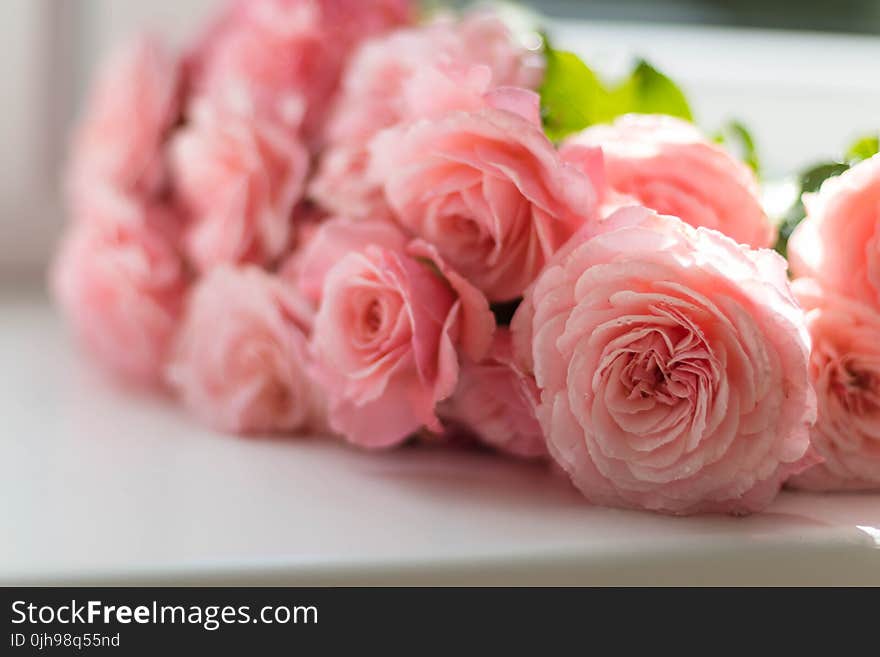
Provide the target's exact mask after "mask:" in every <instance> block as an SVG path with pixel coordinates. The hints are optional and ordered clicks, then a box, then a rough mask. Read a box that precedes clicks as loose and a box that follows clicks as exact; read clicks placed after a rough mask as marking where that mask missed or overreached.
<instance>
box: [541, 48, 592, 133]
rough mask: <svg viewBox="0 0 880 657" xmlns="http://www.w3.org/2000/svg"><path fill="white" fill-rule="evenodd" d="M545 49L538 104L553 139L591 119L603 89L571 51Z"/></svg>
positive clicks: (578, 128)
mask: <svg viewBox="0 0 880 657" xmlns="http://www.w3.org/2000/svg"><path fill="white" fill-rule="evenodd" d="M545 43H546V40H545ZM545 53H546V58H547V64H546V66H547V70H546V73H545V74H544V82H543V84H542V85H541V89H540V93H541V108H542V114H543V117H544V129H545V131H546V132H547V136H548V137H549V138H550V139H552V140H554V141H556V140H560V139H562V138H564V137H566V136H568V135H570V134H572V133H574V132H578V131H579V130H583V129H584V128H586V127H587V126H589V125H592V124H593V123H595V122H596V117H597V114H598V111H599V106H600V105H601V104H602V102H603V100H604V97H605V96H606V95H607V92H606V91H605V89H604V87H603V85H602V82H601V81H600V80H599V78H598V77H596V74H595V73H593V72H592V71H591V70H590V69H589V67H587V65H586V64H584V63H583V62H582V61H581V59H580V57H578V56H577V55H575V54H574V53H570V52H566V51H564V50H555V49H553V48H551V47H550V46H547V47H546V49H545Z"/></svg>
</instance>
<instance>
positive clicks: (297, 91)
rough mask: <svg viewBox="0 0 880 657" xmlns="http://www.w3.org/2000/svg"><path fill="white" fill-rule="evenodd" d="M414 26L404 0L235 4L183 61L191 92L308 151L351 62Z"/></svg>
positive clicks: (246, 0) (236, 0)
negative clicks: (292, 132)
mask: <svg viewBox="0 0 880 657" xmlns="http://www.w3.org/2000/svg"><path fill="white" fill-rule="evenodd" d="M413 18H414V3H412V2H411V1H410V0H375V1H372V2H364V1H363V0H233V2H231V3H230V5H229V6H228V8H227V9H226V11H225V12H224V13H222V14H221V15H220V16H219V17H218V18H217V19H216V21H215V22H214V23H213V25H212V26H211V27H210V28H209V29H208V31H207V32H206V33H205V35H204V36H203V38H202V39H201V41H200V42H199V44H198V46H197V47H196V49H195V50H194V52H193V53H192V54H191V56H190V58H189V71H190V78H191V85H192V88H193V89H194V90H195V92H196V93H198V94H207V95H209V96H211V97H213V98H214V99H215V100H220V101H221V102H223V103H226V102H230V103H232V104H234V105H235V106H236V108H237V109H242V107H245V108H247V109H250V110H253V111H254V112H256V114H257V115H258V116H260V117H261V118H271V119H273V120H276V121H279V122H281V123H283V124H285V125H288V126H290V127H294V128H296V127H302V128H303V131H304V133H303V134H304V137H305V139H306V141H307V142H308V143H309V144H314V143H316V142H317V141H318V140H319V139H320V131H321V126H322V124H323V122H324V120H325V118H326V115H327V112H328V109H329V107H330V105H331V103H332V100H333V98H334V96H335V93H336V90H337V87H338V85H339V79H340V76H341V74H342V70H343V68H344V66H345V64H346V62H347V60H348V57H349V56H350V54H351V53H352V52H353V51H354V50H355V48H357V46H358V45H359V44H360V43H361V42H363V41H365V40H367V39H369V38H370V37H373V36H376V35H378V34H381V33H383V32H385V31H387V30H389V29H391V28H393V27H396V26H399V25H405V24H407V23H409V22H410V21H411V20H412V19H413Z"/></svg>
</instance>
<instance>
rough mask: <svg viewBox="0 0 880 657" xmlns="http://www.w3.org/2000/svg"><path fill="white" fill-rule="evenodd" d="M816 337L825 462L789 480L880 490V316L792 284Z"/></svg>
mask: <svg viewBox="0 0 880 657" xmlns="http://www.w3.org/2000/svg"><path fill="white" fill-rule="evenodd" d="M792 288H793V290H794V293H795V296H796V297H797V299H798V301H800V303H801V305H802V306H803V308H804V309H805V310H806V311H807V328H808V329H809V331H810V336H811V337H812V340H813V349H812V351H811V352H810V378H811V380H812V381H813V386H814V388H815V390H816V396H817V398H818V405H819V417H818V420H817V422H816V426H815V427H814V428H813V432H812V440H813V445H814V446H815V448H816V449H817V450H818V452H819V454H820V455H821V456H822V457H824V459H825V462H824V463H821V464H819V465H816V466H814V467H812V468H810V469H809V470H807V471H806V472H804V473H802V474H800V475H798V476H796V477H793V478H792V479H790V480H789V483H790V484H792V485H794V486H795V487H797V488H808V489H813V490H847V489H849V490H853V489H880V342H878V339H877V337H878V336H880V314H878V313H877V311H876V310H874V309H873V308H871V307H869V306H866V305H864V304H862V303H859V302H858V301H852V300H850V299H846V298H845V297H842V296H841V295H839V294H837V293H834V292H829V291H827V290H825V289H823V288H822V287H821V286H820V285H819V284H818V282H817V281H814V280H810V279H799V280H796V281H795V282H794V283H793V284H792Z"/></svg>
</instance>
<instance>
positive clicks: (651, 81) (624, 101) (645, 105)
mask: <svg viewBox="0 0 880 657" xmlns="http://www.w3.org/2000/svg"><path fill="white" fill-rule="evenodd" d="M611 93H612V97H614V98H615V100H616V101H617V102H616V105H617V107H616V110H617V112H616V114H615V116H618V115H620V114H626V113H628V112H636V113H639V114H668V115H669V116H676V117H678V118H680V119H684V120H686V121H693V119H694V117H693V114H692V113H691V108H690V105H688V102H687V98H685V95H684V92H682V90H681V89H679V88H678V85H676V84H675V83H674V82H673V81H672V80H670V79H669V78H668V77H666V76H665V75H664V74H663V73H661V72H660V71H658V70H657V69H656V68H654V67H653V66H651V65H650V64H649V63H648V62H646V61H645V60H643V59H641V60H639V61H638V63H637V64H636V67H635V68H634V69H633V72H632V73H630V75H629V77H628V78H627V79H625V80H624V81H623V82H621V83H620V85H618V87H617V88H616V89H614V90H613V91H612V92H611ZM610 118H614V117H609V119H610Z"/></svg>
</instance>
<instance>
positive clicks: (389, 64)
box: [310, 10, 544, 218]
mask: <svg viewBox="0 0 880 657" xmlns="http://www.w3.org/2000/svg"><path fill="white" fill-rule="evenodd" d="M543 73H544V61H543V56H542V55H540V54H538V53H535V52H533V51H530V50H527V49H526V48H524V47H523V46H522V45H521V44H519V43H518V42H517V41H516V39H515V38H514V36H513V35H512V34H511V32H510V31H509V30H508V28H507V26H506V25H505V24H504V22H503V21H501V20H500V19H499V18H498V17H497V16H496V15H495V14H494V13H493V12H491V11H488V10H482V11H472V12H469V13H468V14H466V15H465V16H464V17H462V18H461V19H460V20H455V19H451V18H449V17H441V18H439V19H436V20H434V21H432V22H430V23H428V24H426V25H422V26H419V27H412V28H405V29H399V30H397V31H395V32H392V33H390V34H388V35H387V36H384V37H381V38H378V39H374V40H372V41H368V42H367V43H365V44H364V46H363V47H362V48H361V49H360V50H359V51H358V52H357V53H356V54H355V55H354V56H353V57H352V61H351V63H350V64H349V66H348V68H347V69H346V73H345V75H344V77H343V81H342V90H341V93H340V94H339V98H338V99H337V102H336V105H335V107H334V110H333V113H332V115H331V118H330V121H329V123H328V126H327V139H328V142H329V147H328V149H327V150H326V151H325V153H324V155H323V157H322V159H321V161H320V164H319V168H318V172H317V175H316V178H315V180H314V181H313V183H312V187H311V189H310V195H311V196H312V198H314V199H315V200H316V201H318V202H319V203H321V204H322V205H323V206H325V207H327V208H328V209H330V210H331V211H333V212H336V213H338V214H343V215H346V216H350V217H353V218H377V217H380V216H387V215H388V209H387V206H386V204H385V203H384V198H383V194H382V190H381V181H377V180H374V179H372V178H371V177H370V175H369V171H368V169H367V166H366V165H367V160H368V156H367V146H368V143H369V141H370V140H371V139H372V138H373V137H374V136H375V135H376V134H377V133H378V132H380V131H381V130H383V129H385V128H388V127H391V126H393V125H396V124H398V123H402V122H407V121H412V120H415V119H419V118H435V117H437V116H440V115H442V114H443V113H445V112H449V111H453V110H468V109H477V108H478V107H481V106H482V105H483V101H482V96H483V94H485V93H486V92H487V91H489V90H490V89H492V88H495V87H503V86H515V87H522V88H529V89H537V87H538V86H539V85H540V83H541V80H542V78H543Z"/></svg>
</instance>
